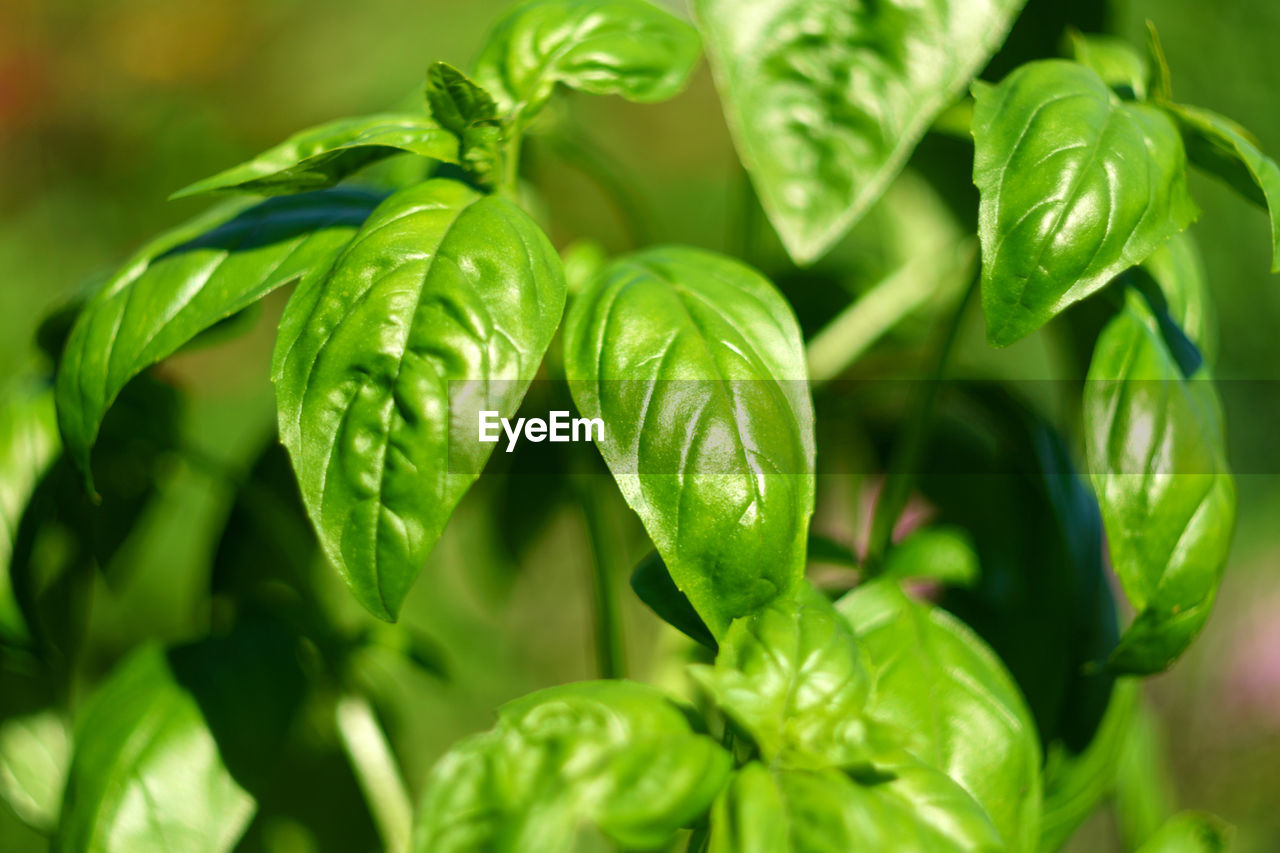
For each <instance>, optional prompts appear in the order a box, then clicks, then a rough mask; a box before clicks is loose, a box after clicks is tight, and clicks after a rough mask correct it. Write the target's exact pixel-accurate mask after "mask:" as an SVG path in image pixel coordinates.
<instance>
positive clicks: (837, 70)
mask: <svg viewBox="0 0 1280 853" xmlns="http://www.w3.org/2000/svg"><path fill="white" fill-rule="evenodd" d="M1021 7H1022V0H979V2H958V1H957V0H937V2H931V3H916V4H905V3H884V4H882V3H874V4H849V3H844V2H837V0H822V2H812V0H780V1H779V2H772V3H768V4H760V3H753V4H749V5H747V6H745V7H744V4H742V3H739V2H736V0H696V2H695V3H694V9H695V11H696V12H697V17H698V21H699V24H700V26H701V28H702V31H703V34H704V36H705V38H706V42H707V53H708V56H709V57H710V59H711V65H712V69H713V70H714V71H715V72H716V79H717V82H718V84H719V89H720V97H721V98H722V100H723V101H724V104H725V115H726V118H727V119H728V122H729V128H730V130H731V131H732V132H733V136H734V141H735V142H736V144H737V148H738V154H739V156H740V157H741V159H742V162H743V165H745V166H746V168H747V171H748V172H749V173H750V174H751V178H752V181H753V183H754V184H755V187H756V190H757V192H759V194H760V200H761V202H762V203H763V204H764V208H765V211H766V212H767V213H768V214H769V219H770V221H771V222H773V225H774V227H775V228H777V229H778V233H779V235H780V236H781V237H782V241H783V243H784V244H785V245H786V247H787V250H788V251H789V252H790V254H791V256H792V257H793V258H795V260H796V261H797V262H799V263H808V262H811V261H814V260H816V259H817V258H819V257H820V256H821V255H822V254H824V253H825V252H826V251H827V249H829V248H830V247H831V245H832V244H833V243H834V242H835V241H836V240H838V239H839V238H840V237H841V236H842V235H843V234H844V232H845V231H847V230H848V229H849V227H850V226H852V225H853V223H854V222H856V221H857V220H858V219H859V218H860V217H861V216H862V214H863V213H865V212H866V210H867V209H868V208H869V207H870V206H871V205H872V203H874V202H875V200H876V199H877V198H879V197H880V195H881V193H883V192H884V190H885V188H886V187H887V186H888V185H889V182H890V181H892V180H893V178H894V177H895V176H896V175H897V174H898V171H899V170H900V169H901V168H902V165H903V163H905V162H906V159H907V157H908V156H909V155H910V154H911V151H912V149H914V148H915V145H916V143H917V142H918V141H919V140H920V137H921V136H922V135H923V134H924V132H925V130H926V129H927V128H928V127H929V125H930V123H932V122H933V120H934V118H936V117H937V115H938V113H940V112H941V111H942V110H943V109H944V108H945V107H946V106H948V105H949V104H950V103H951V102H952V101H953V100H955V98H956V97H957V96H958V95H959V94H960V93H961V92H962V91H963V90H964V88H965V86H967V85H968V84H969V81H970V80H972V79H973V76H974V74H976V73H977V72H978V71H979V70H980V69H981V68H982V66H983V65H984V64H985V63H986V61H987V59H989V58H990V56H991V54H992V53H993V52H994V51H995V49H996V48H997V47H998V46H999V45H1000V43H1001V42H1002V41H1004V37H1005V34H1006V33H1007V32H1008V31H1009V26H1010V25H1011V24H1012V22H1013V19H1014V17H1015V16H1016V14H1017V12H1018V10H1019V9H1021Z"/></svg>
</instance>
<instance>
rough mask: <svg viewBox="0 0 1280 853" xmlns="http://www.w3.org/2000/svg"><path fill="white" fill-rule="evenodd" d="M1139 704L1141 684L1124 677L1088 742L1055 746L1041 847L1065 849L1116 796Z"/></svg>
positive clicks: (1047, 772) (1048, 763)
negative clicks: (1076, 747) (1075, 747)
mask: <svg viewBox="0 0 1280 853" xmlns="http://www.w3.org/2000/svg"><path fill="white" fill-rule="evenodd" d="M1137 702H1138V688H1137V683H1136V682H1134V681H1132V680H1130V679H1122V680H1120V681H1118V682H1117V683H1116V685H1115V688H1114V689H1113V690H1112V691H1111V703H1110V704H1109V705H1108V706H1107V713H1106V714H1105V715H1104V716H1103V718H1102V723H1101V724H1100V725H1099V726H1098V731H1097V732H1096V733H1095V734H1094V737H1093V740H1092V741H1091V742H1090V743H1089V745H1088V746H1086V747H1085V748H1084V749H1083V750H1080V751H1073V750H1071V749H1069V748H1067V746H1066V745H1065V744H1062V743H1055V744H1053V746H1052V747H1051V748H1050V750H1049V752H1048V754H1047V755H1046V756H1045V767H1044V815H1043V818H1042V819H1041V822H1040V845H1039V847H1040V849H1041V850H1059V849H1061V848H1062V846H1063V845H1064V844H1066V843H1067V841H1068V840H1069V839H1070V838H1071V836H1072V835H1073V834H1074V833H1075V831H1076V830H1077V829H1078V828H1079V827H1080V826H1081V825H1082V824H1083V823H1084V822H1085V821H1086V820H1087V819H1088V818H1089V816H1090V815H1091V814H1093V812H1094V811H1095V810H1096V809H1097V807H1098V805H1099V804H1100V803H1102V801H1103V800H1105V799H1106V798H1107V797H1109V796H1110V795H1111V793H1112V791H1113V790H1114V788H1115V783H1116V774H1117V772H1118V770H1119V765H1120V757H1121V755H1122V753H1123V750H1124V748H1125V742H1126V740H1127V738H1128V737H1129V734H1130V731H1131V729H1132V723H1133V716H1134V710H1135V707H1136V705H1137Z"/></svg>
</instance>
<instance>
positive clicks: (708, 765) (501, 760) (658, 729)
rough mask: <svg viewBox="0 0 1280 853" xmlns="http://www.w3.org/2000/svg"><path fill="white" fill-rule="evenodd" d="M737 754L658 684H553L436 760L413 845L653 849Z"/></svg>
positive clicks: (714, 790)
mask: <svg viewBox="0 0 1280 853" xmlns="http://www.w3.org/2000/svg"><path fill="white" fill-rule="evenodd" d="M731 765H732V759H731V758H730V756H729V753H728V752H726V751H725V750H724V749H722V748H721V747H720V746H719V745H718V744H717V743H716V742H715V741H713V740H712V739H711V738H709V737H707V736H706V735H700V734H695V733H694V732H693V731H692V729H690V727H689V722H688V720H687V719H686V718H685V716H684V714H683V713H682V712H681V710H680V709H679V708H678V707H677V706H676V705H674V704H673V703H672V702H671V701H670V700H668V699H667V698H666V697H665V696H664V695H663V694H662V693H660V692H659V691H657V690H655V689H654V688H652V687H648V686H645V685H642V684H636V683H633V682H628V681H597V682H585V683H580V684H569V685H565V686H562V687H553V688H550V689H547V690H542V691H539V692H537V693H534V694H532V695H530V696H526V697H524V698H522V699H519V700H516V701H515V702H512V703H510V704H509V705H507V706H505V707H504V708H503V709H502V711H501V712H500V714H499V719H498V725H497V726H496V727H495V728H494V729H492V730H490V731H488V732H485V733H483V734H480V735H475V736H473V737H471V738H468V739H466V740H464V741H462V742H461V743H459V744H458V745H457V746H455V747H454V748H453V749H452V750H450V751H449V752H448V753H447V754H446V755H445V757H444V758H442V759H441V760H440V762H439V763H438V764H437V765H436V766H435V769H434V770H433V771H432V772H431V776H430V778H429V779H428V782H427V790H426V794H425V796H424V799H423V803H422V809H421V811H420V813H419V816H418V821H417V827H416V831H415V841H414V849H415V850H418V851H422V853H428V851H430V853H449V851H493V853H503V851H510V853H517V851H526V850H530V851H532V850H548V851H551V850H555V851H562V850H563V851H570V850H577V849H582V847H580V846H579V844H582V843H583V842H584V841H587V840H596V841H597V844H596V845H595V846H590V849H599V848H601V847H604V846H605V845H604V844H603V840H604V839H608V840H609V841H610V842H612V843H613V844H616V845H619V846H621V847H623V848H624V849H645V850H650V849H658V848H661V847H664V846H665V845H667V844H669V843H670V841H671V839H672V836H674V835H675V833H676V832H677V831H678V830H679V829H680V828H681V827H685V826H688V825H689V824H690V823H692V822H693V821H694V820H696V819H698V818H699V817H700V816H701V815H703V814H704V813H705V812H706V811H707V809H708V808H709V807H710V806H711V803H712V801H713V800H714V799H715V797H716V795H717V794H718V793H719V792H720V790H721V789H722V788H723V787H724V784H725V782H726V781H727V779H728V776H729V771H730V768H731ZM600 836H603V838H600ZM575 842H577V843H575ZM582 846H583V847H586V846H589V845H585V844H583V845H582Z"/></svg>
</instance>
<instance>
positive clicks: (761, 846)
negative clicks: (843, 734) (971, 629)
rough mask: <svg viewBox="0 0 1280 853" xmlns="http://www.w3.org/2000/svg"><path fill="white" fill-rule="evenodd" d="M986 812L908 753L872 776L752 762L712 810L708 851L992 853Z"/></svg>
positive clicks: (994, 837)
mask: <svg viewBox="0 0 1280 853" xmlns="http://www.w3.org/2000/svg"><path fill="white" fill-rule="evenodd" d="M1005 849H1007V848H1006V847H1005V845H1004V844H1003V843H1002V842H1001V840H1000V834H999V833H998V832H997V831H996V828H995V826H993V825H992V823H991V820H990V818H988V817H987V815H986V814H984V813H983V811H982V808H981V807H980V806H979V805H978V804H977V803H975V802H974V800H973V798H972V797H970V796H969V795H968V794H967V793H965V791H964V789H963V788H961V787H960V786H959V785H957V784H956V783H955V782H953V781H952V780H951V779H950V778H948V777H947V775H946V774H944V773H942V772H940V771H938V770H934V769H933V768H931V767H928V766H926V765H924V764H921V763H919V762H916V761H914V760H912V759H910V758H908V757H903V758H901V759H900V760H899V761H897V762H895V763H893V764H890V765H886V766H885V768H884V769H883V771H882V772H881V774H880V775H879V776H877V777H874V778H868V779H859V778H857V777H851V776H849V775H848V774H845V773H841V772H839V771H837V770H833V769H830V768H828V769H822V770H777V769H775V770H773V771H772V772H770V770H768V769H766V768H765V766H764V765H763V764H760V763H758V762H752V763H750V764H748V765H747V766H746V767H744V768H743V769H742V770H741V771H740V772H739V773H737V774H736V775H735V776H734V779H733V781H732V783H731V784H730V786H729V787H728V788H727V789H726V790H725V792H724V794H722V795H721V797H720V799H719V800H717V801H716V805H715V808H714V809H713V810H712V813H711V837H710V844H709V846H708V850H709V851H710V853H830V851H835V850H894V851H903V853H935V851H998V850H1005Z"/></svg>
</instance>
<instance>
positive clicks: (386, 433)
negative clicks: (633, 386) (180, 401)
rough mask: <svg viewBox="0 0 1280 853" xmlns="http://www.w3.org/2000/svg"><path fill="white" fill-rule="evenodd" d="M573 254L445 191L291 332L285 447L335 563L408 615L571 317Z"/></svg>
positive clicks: (375, 233) (423, 188) (423, 195)
mask: <svg viewBox="0 0 1280 853" xmlns="http://www.w3.org/2000/svg"><path fill="white" fill-rule="evenodd" d="M564 299H565V284H564V274H563V271H562V270H561V267H560V259H559V257H558V256H557V255H556V253H555V250H554V249H553V248H552V246H551V244H550V242H549V241H548V240H547V238H546V236H545V235H544V234H543V233H542V232H541V231H540V230H539V229H538V227H537V225H535V224H534V222H533V221H532V220H531V219H530V218H529V217H528V216H527V215H526V214H525V213H524V212H522V211H521V210H520V209H519V208H518V207H516V206H515V205H514V204H512V203H510V202H508V201H506V200H504V199H500V198H496V197H487V196H481V195H480V194H479V193H477V192H475V191H474V190H472V189H470V188H468V187H466V186H465V185H463V184H461V183H458V182H455V181H448V180H432V181H428V182H426V183H423V184H419V185H417V186H414V187H410V188H408V189H404V190H401V191H399V192H397V193H396V194H394V195H392V196H391V197H390V198H388V199H387V200H386V201H385V202H384V203H383V204H382V205H381V206H380V207H379V208H378V209H377V210H376V211H374V213H373V215H372V216H370V217H369V220H368V221H367V222H366V223H365V224H364V227H363V228H362V229H361V230H360V232H359V233H358V234H357V235H356V237H355V239H354V240H352V242H351V244H350V246H348V247H347V249H346V250H345V251H344V252H343V253H342V254H341V256H339V258H338V260H337V261H336V262H335V263H334V265H333V269H332V270H331V271H330V272H329V274H328V275H327V276H325V277H323V278H317V279H315V280H314V281H313V282H311V283H307V282H304V283H303V286H302V287H300V288H299V289H298V290H297V291H296V292H295V293H294V295H293V297H292V298H291V299H290V301H289V305H288V307H287V308H286V309H285V315H284V318H283V319H282V320H281V324H280V335H279V338H278V339H277V345H276V357H275V364H274V367H273V373H274V377H275V380H276V394H277V402H278V406H279V412H280V421H279V422H280V436H281V440H282V441H283V443H284V445H285V447H286V448H288V450H289V454H290V456H291V457H292V459H293V466H294V470H295V471H296V472H297V475H298V483H299V486H300V487H301V490H302V497H303V501H304V502H305V503H306V505H307V512H308V513H309V515H310V516H311V520H312V522H313V524H314V525H315V528H316V531H317V532H318V534H319V538H320V542H321V544H322V545H323V546H324V550H325V553H326V555H328V557H329V559H330V560H332V561H333V563H334V564H335V565H336V566H337V567H338V569H339V571H340V572H341V573H342V576H343V577H344V579H345V580H346V581H347V584H348V586H350V588H351V590H352V592H353V593H354V594H355V596H356V597H357V598H358V599H359V600H360V602H361V603H362V604H363V605H364V606H365V607H367V608H368V609H369V610H370V612H372V613H374V614H376V615H378V616H380V617H382V618H384V619H394V618H395V616H396V613H397V612H398V611H399V609H400V604H401V602H402V601H403V600H404V597H405V595H406V594H407V592H408V590H409V587H410V585H411V584H412V582H413V579H414V578H415V577H416V576H417V573H418V571H419V570H420V569H421V568H422V565H423V563H424V562H425V561H426V559H427V554H428V553H429V552H430V551H431V548H432V546H433V545H434V544H435V542H436V539H437V538H439V536H440V533H441V531H442V530H443V529H444V525H445V522H446V521H447V520H448V518H449V515H450V513H451V512H452V511H453V508H454V506H456V505H457V503H458V501H459V500H460V499H461V498H462V495H463V493H464V492H465V491H466V490H467V488H468V487H469V486H470V485H471V483H472V482H474V481H475V479H476V477H477V476H478V475H479V473H480V469H481V468H482V467H483V465H484V462H485V460H486V459H487V458H488V456H489V454H490V453H491V452H492V450H493V447H494V445H493V444H486V443H480V442H479V441H478V438H477V423H478V413H479V412H480V411H481V410H492V411H498V412H500V413H501V415H502V416H504V417H507V416H510V415H512V414H513V413H514V412H515V410H516V408H517V407H518V405H519V403H520V400H521V399H523V397H524V393H525V390H526V389H527V388H528V385H529V382H530V381H531V380H532V379H533V376H534V374H535V373H536V372H537V369H538V365H539V363H540V362H541V360H542V355H543V352H544V351H545V350H546V348H547V345H548V344H549V343H550V341H551V336H552V334H553V333H554V332H555V329H556V326H557V325H558V324H559V321H560V317H561V314H562V312H563V310H564Z"/></svg>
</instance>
